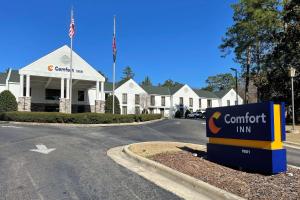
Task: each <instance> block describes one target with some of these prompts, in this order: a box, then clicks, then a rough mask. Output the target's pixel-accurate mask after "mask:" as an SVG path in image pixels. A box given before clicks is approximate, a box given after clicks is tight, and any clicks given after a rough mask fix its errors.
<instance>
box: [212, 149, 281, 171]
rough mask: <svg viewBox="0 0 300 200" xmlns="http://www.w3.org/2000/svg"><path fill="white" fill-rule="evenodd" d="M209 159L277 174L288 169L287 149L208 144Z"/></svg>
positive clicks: (249, 169) (241, 167)
mask: <svg viewBox="0 0 300 200" xmlns="http://www.w3.org/2000/svg"><path fill="white" fill-rule="evenodd" d="M207 152H208V160H211V161H213V162H216V163H220V164H223V165H226V166H229V167H236V168H238V169H243V170H248V171H252V172H261V173H267V174H276V173H280V172H284V171H286V169H287V164H286V150H285V149H277V150H267V149H257V148H248V147H236V146H230V145H220V144H207Z"/></svg>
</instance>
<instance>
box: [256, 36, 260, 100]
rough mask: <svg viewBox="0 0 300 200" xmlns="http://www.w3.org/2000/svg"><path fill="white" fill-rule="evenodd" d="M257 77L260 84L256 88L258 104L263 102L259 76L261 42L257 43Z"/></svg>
mask: <svg viewBox="0 0 300 200" xmlns="http://www.w3.org/2000/svg"><path fill="white" fill-rule="evenodd" d="M256 68H257V69H256V76H257V79H258V80H257V79H256V81H258V84H256V85H257V87H256V98H257V99H256V101H257V102H260V101H261V97H260V94H261V93H260V84H261V77H260V75H259V73H260V42H259V41H258V42H257V43H256Z"/></svg>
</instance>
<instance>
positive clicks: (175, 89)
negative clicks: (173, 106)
mask: <svg viewBox="0 0 300 200" xmlns="http://www.w3.org/2000/svg"><path fill="white" fill-rule="evenodd" d="M183 86H184V85H175V86H173V87H170V88H169V89H170V93H171V94H172V95H173V94H175V93H176V92H177V91H178V90H180V89H181V88H182V87H183Z"/></svg>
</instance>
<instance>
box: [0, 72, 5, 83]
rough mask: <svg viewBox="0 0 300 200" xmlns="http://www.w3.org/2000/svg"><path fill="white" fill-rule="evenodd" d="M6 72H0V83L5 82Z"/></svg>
mask: <svg viewBox="0 0 300 200" xmlns="http://www.w3.org/2000/svg"><path fill="white" fill-rule="evenodd" d="M6 77H7V73H0V84H6Z"/></svg>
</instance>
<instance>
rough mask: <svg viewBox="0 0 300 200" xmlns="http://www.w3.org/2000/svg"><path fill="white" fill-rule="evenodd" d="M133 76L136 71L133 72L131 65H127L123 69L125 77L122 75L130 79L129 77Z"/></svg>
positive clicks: (124, 78)
mask: <svg viewBox="0 0 300 200" xmlns="http://www.w3.org/2000/svg"><path fill="white" fill-rule="evenodd" d="M133 77H134V73H133V71H132V69H131V67H130V66H126V67H125V68H124V69H123V77H122V79H123V80H129V79H131V78H133Z"/></svg>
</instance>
